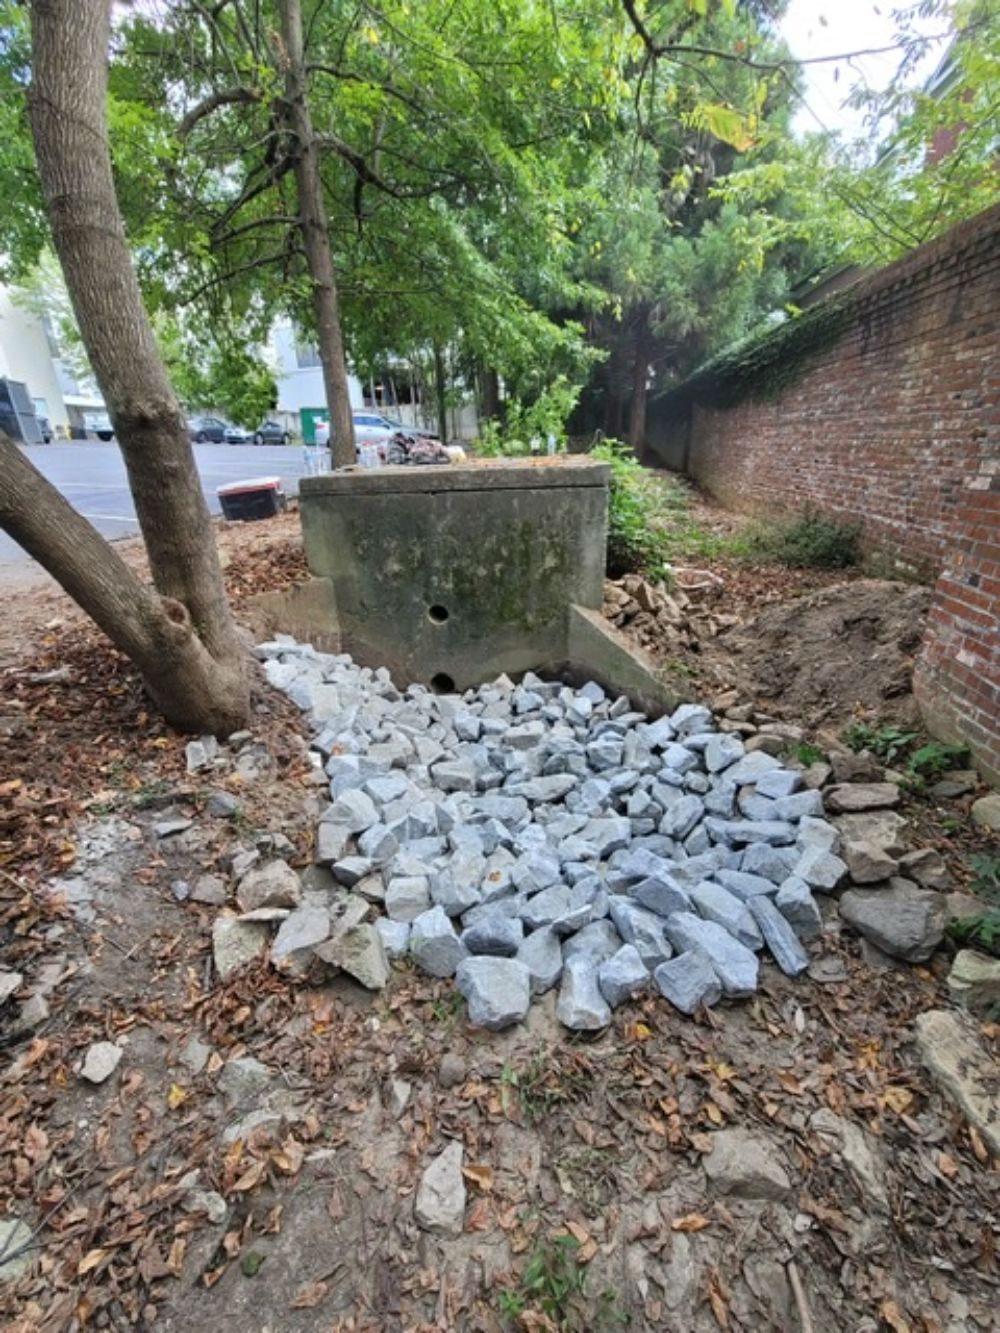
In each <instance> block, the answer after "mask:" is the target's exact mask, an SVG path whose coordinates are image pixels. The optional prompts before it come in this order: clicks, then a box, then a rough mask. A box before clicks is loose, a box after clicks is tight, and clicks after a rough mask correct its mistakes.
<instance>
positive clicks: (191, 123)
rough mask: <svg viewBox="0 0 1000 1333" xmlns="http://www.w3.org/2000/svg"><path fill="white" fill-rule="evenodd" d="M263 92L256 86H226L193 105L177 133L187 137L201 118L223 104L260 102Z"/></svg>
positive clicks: (234, 104) (183, 137)
mask: <svg viewBox="0 0 1000 1333" xmlns="http://www.w3.org/2000/svg"><path fill="white" fill-rule="evenodd" d="M260 100H261V94H260V93H259V92H258V91H257V90H256V89H255V88H224V89H220V90H219V91H218V92H214V93H209V95H208V96H207V97H206V98H205V99H204V100H203V101H201V102H199V103H198V104H197V106H193V107H192V108H191V110H190V111H189V112H188V113H187V115H186V116H185V117H184V119H183V120H182V121H181V123H180V124H179V125H178V127H177V133H178V134H179V135H180V137H181V138H182V139H186V138H187V136H188V135H189V134H190V133H191V131H192V130H193V129H194V127H195V126H196V125H197V124H198V122H199V120H204V118H205V117H206V116H210V115H211V114H212V112H213V111H218V109H219V107H221V106H237V105H241V104H242V105H246V104H248V103H254V102H259V101H260Z"/></svg>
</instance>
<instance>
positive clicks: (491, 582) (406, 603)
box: [300, 459, 609, 690]
mask: <svg viewBox="0 0 1000 1333" xmlns="http://www.w3.org/2000/svg"><path fill="white" fill-rule="evenodd" d="M608 479H609V468H608V467H607V465H606V464H603V463H595V462H591V461H589V460H581V459H559V460H557V461H554V462H553V461H550V460H548V459H546V460H539V461H538V462H525V461H522V460H516V461H515V460H512V461H506V460H505V461H498V462H495V463H490V464H457V465H451V466H447V467H434V466H431V467H389V468H379V469H373V470H366V471H354V472H339V473H333V474H331V475H328V476H322V477H309V478H307V479H306V480H304V481H303V482H302V485H301V487H300V503H301V513H302V529H303V535H304V539H305V549H306V558H307V560H308V563H309V568H310V571H311V572H312V573H313V574H314V575H316V576H318V577H319V578H322V579H324V580H328V581H329V585H330V599H331V605H330V620H331V624H335V625H336V626H337V629H338V632H339V637H340V643H341V645H342V647H343V648H344V649H345V650H346V651H347V652H350V653H351V654H352V655H353V656H354V657H355V659H356V660H358V661H361V662H365V663H369V664H371V665H384V666H387V667H389V669H390V670H391V671H392V673H393V676H394V677H395V678H396V679H397V680H400V681H404V682H405V681H420V682H423V683H425V684H429V685H432V686H434V688H437V689H442V690H449V689H452V688H456V689H465V688H467V687H468V686H470V685H474V684H479V683H480V682H482V681H483V680H485V679H488V678H490V677H492V676H496V675H498V674H499V673H500V672H503V671H507V672H510V673H512V674H514V673H517V672H522V671H526V670H528V669H530V668H539V667H547V666H548V667H554V666H557V665H560V664H564V663H567V662H568V660H569V657H570V649H569V640H570V619H571V617H570V610H571V607H573V606H579V607H583V608H590V609H597V610H599V609H600V606H601V596H602V587H603V579H604V551H605V544H606V534H607V503H608Z"/></svg>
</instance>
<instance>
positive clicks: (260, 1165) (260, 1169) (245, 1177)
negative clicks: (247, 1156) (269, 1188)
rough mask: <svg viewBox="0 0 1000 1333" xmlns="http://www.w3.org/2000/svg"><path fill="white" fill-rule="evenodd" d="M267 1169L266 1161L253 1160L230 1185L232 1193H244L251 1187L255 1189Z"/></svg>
mask: <svg viewBox="0 0 1000 1333" xmlns="http://www.w3.org/2000/svg"><path fill="white" fill-rule="evenodd" d="M266 1170H267V1163H266V1162H254V1163H253V1164H252V1165H251V1166H249V1167H247V1169H246V1170H245V1171H244V1172H243V1174H242V1176H240V1178H239V1180H237V1181H236V1183H235V1184H234V1185H233V1186H232V1192H233V1193H234V1194H246V1193H248V1192H249V1191H250V1190H252V1189H256V1188H257V1186H258V1185H259V1184H260V1182H261V1181H262V1180H263V1179H264V1173H265V1171H266Z"/></svg>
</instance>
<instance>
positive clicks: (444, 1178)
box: [414, 1139, 465, 1237]
mask: <svg viewBox="0 0 1000 1333" xmlns="http://www.w3.org/2000/svg"><path fill="white" fill-rule="evenodd" d="M462 1158H463V1149H462V1145H461V1143H459V1142H458V1140H457V1139H454V1140H452V1142H451V1143H449V1144H448V1146H447V1148H445V1150H444V1152H442V1153H440V1154H439V1155H438V1156H437V1157H435V1159H434V1161H433V1162H431V1164H430V1166H429V1167H427V1169H426V1170H425V1171H424V1174H423V1175H422V1176H421V1177H420V1184H419V1186H418V1187H417V1198H416V1203H415V1205H414V1216H415V1217H416V1219H417V1225H418V1226H419V1227H421V1228H422V1229H423V1230H424V1231H430V1232H431V1233H432V1234H433V1235H435V1236H449V1237H455V1236H460V1235H461V1234H462V1223H463V1221H464V1219H465V1180H464V1178H463V1176H462Z"/></svg>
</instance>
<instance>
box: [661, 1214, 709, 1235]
mask: <svg viewBox="0 0 1000 1333" xmlns="http://www.w3.org/2000/svg"><path fill="white" fill-rule="evenodd" d="M711 1225H712V1219H711V1218H710V1217H706V1216H705V1214H704V1213H688V1214H687V1215H686V1216H684V1217H675V1218H674V1220H673V1221H672V1222H671V1223H670V1230H671V1231H704V1230H705V1228H706V1227H710V1226H711Z"/></svg>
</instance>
